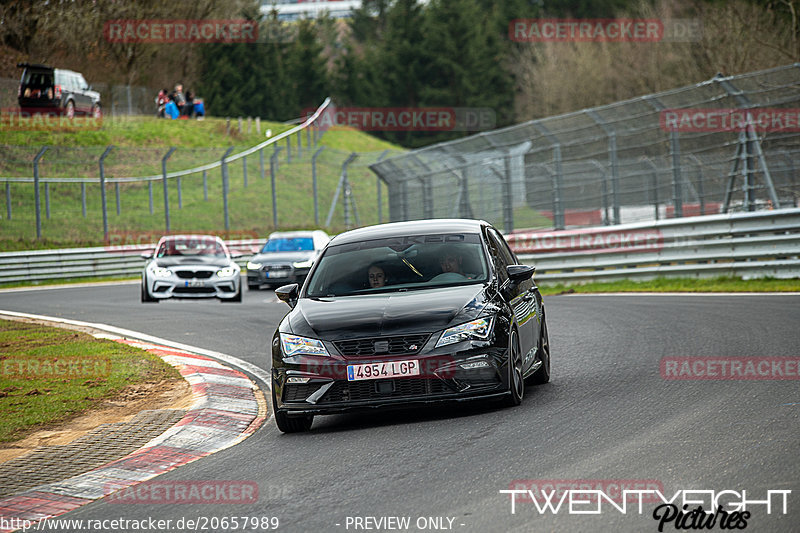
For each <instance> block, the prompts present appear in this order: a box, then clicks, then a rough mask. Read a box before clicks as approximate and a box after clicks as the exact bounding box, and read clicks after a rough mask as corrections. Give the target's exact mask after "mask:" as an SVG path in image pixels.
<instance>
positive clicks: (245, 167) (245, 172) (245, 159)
mask: <svg viewBox="0 0 800 533" xmlns="http://www.w3.org/2000/svg"><path fill="white" fill-rule="evenodd" d="M242 172H243V173H244V188H245V189H246V188H247V156H244V157H243V158H242Z"/></svg>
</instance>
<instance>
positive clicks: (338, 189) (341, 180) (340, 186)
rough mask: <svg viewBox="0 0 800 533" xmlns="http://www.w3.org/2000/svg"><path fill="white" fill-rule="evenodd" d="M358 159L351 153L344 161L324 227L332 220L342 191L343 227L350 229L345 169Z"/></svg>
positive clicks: (348, 192) (348, 185)
mask: <svg viewBox="0 0 800 533" xmlns="http://www.w3.org/2000/svg"><path fill="white" fill-rule="evenodd" d="M356 157H358V154H356V153H355V152H353V153H351V154H350V155H349V156H347V159H345V160H344V163H342V173H341V175H340V177H339V184H338V185H337V186H336V193H334V195H333V201H332V202H331V208H330V210H329V211H328V218H327V219H326V220H325V225H326V226H330V225H331V219H332V218H333V210H334V209H335V208H336V203H337V202H338V201H339V194H340V193H341V192H342V190H344V226H345V228H347V229H350V211H349V202H350V201H349V198H348V197H349V195H350V191H349V189H350V184H349V183H348V182H347V167H348V166H349V165H350V163H352V162H353V160H354V159H355V158H356Z"/></svg>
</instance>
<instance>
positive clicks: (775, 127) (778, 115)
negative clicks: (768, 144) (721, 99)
mask: <svg viewBox="0 0 800 533" xmlns="http://www.w3.org/2000/svg"><path fill="white" fill-rule="evenodd" d="M658 121H659V125H660V126H661V129H662V130H663V131H677V132H726V131H737V132H738V131H743V130H745V129H748V128H752V129H753V130H754V131H758V132H773V133H797V132H800V109H798V108H777V107H765V108H762V109H736V108H732V109H731V108H727V109H665V110H663V111H661V113H660V116H659V120H658Z"/></svg>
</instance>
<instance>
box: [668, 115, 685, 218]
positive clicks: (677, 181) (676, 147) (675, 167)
mask: <svg viewBox="0 0 800 533" xmlns="http://www.w3.org/2000/svg"><path fill="white" fill-rule="evenodd" d="M669 153H670V156H671V157H672V203H673V205H674V206H675V218H680V217H682V216H683V187H682V183H681V180H682V178H681V145H680V140H679V139H678V132H677V130H674V129H673V130H672V131H670V135H669Z"/></svg>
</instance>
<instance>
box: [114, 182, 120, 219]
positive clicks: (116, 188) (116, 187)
mask: <svg viewBox="0 0 800 533" xmlns="http://www.w3.org/2000/svg"><path fill="white" fill-rule="evenodd" d="M114 196H115V197H116V200H117V216H119V214H120V205H119V182H115V183H114Z"/></svg>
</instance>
